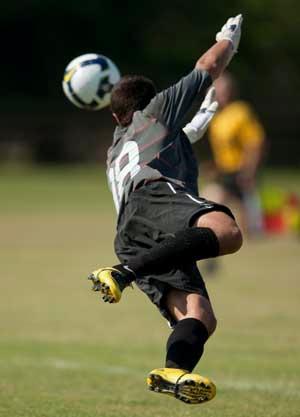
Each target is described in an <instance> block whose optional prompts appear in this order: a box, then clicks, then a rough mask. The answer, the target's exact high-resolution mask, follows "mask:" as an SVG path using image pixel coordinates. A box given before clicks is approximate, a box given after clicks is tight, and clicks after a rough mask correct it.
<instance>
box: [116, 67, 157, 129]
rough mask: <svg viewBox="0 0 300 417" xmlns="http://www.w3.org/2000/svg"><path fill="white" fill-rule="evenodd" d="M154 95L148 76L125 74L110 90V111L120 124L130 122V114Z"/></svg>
mask: <svg viewBox="0 0 300 417" xmlns="http://www.w3.org/2000/svg"><path fill="white" fill-rule="evenodd" d="M155 95H156V88H155V85H154V83H153V81H151V80H150V79H149V78H146V77H144V76H142V75H125V76H124V77H122V78H121V80H120V81H119V82H118V83H117V84H116V85H115V86H114V87H113V89H112V92H111V111H112V112H113V113H115V114H116V115H117V117H118V119H119V122H120V123H121V125H122V126H127V125H129V124H130V123H131V120H132V115H133V113H134V112H135V111H137V110H143V109H144V108H145V107H146V106H147V104H149V103H150V101H151V99H152V98H153V97H154V96H155Z"/></svg>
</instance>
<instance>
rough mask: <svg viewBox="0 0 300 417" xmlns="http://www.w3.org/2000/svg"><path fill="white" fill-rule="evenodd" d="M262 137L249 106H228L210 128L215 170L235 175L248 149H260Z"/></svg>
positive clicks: (219, 113) (263, 134) (235, 104)
mask: <svg viewBox="0 0 300 417" xmlns="http://www.w3.org/2000/svg"><path fill="white" fill-rule="evenodd" d="M264 138H265V132H264V129H263V127H262V125H261V124H260V123H259V122H258V120H257V118H256V117H255V115H254V113H253V111H252V109H251V107H250V106H249V105H248V104H247V103H245V102H243V101H234V102H232V103H230V104H229V105H228V106H226V107H224V109H222V110H220V111H219V112H218V113H217V114H216V115H215V117H214V118H213V119H212V121H211V123H210V127H209V140H210V144H211V148H212V152H213V155H214V160H215V164H216V166H217V169H218V170H219V171H221V172H224V173H233V172H238V171H239V170H240V168H241V167H242V166H243V162H244V159H245V156H246V152H247V149H248V148H249V146H251V147H256V146H260V145H261V143H262V142H263V141H264Z"/></svg>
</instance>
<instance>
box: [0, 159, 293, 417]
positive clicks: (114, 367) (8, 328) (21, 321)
mask: <svg viewBox="0 0 300 417" xmlns="http://www.w3.org/2000/svg"><path fill="white" fill-rule="evenodd" d="M268 182H270V184H272V185H274V184H275V185H276V184H278V183H279V184H280V186H281V187H285V188H289V187H290V186H292V189H294V190H297V189H298V190H299V189H300V187H299V184H300V177H299V176H296V175H290V174H289V173H283V174H282V173H276V172H275V173H272V175H269V176H267V178H266V179H265V184H266V183H268ZM0 190H1V205H0V207H1V208H0V211H1V212H0V214H1V216H0V230H1V234H0V265H1V266H0V271H1V292H0V317H1V320H0V416H1V417H2V416H3V417H125V416H126V417H141V416H143V417H153V416H155V417H191V416H198V415H199V416H202V417H282V416H285V415H286V416H288V417H299V416H300V349H299V346H300V333H299V328H300V319H299V305H300V304H299V300H300V262H299V253H300V252H299V241H297V239H296V238H295V237H292V236H283V237H272V238H268V239H263V240H256V241H251V242H248V243H247V244H245V245H244V247H243V248H242V250H241V251H240V252H239V253H238V254H235V255H233V256H230V257H226V258H224V259H223V260H222V268H221V270H220V273H219V274H218V275H217V276H216V277H215V278H211V279H208V280H207V285H208V288H209V291H210V294H211V298H212V300H213V304H214V306H215V310H216V314H217V317H218V321H219V327H218V330H217V332H216V333H215V335H214V336H213V337H212V339H211V340H210V341H209V342H208V344H207V348H206V353H205V355H204V357H203V359H202V361H201V363H200V365H199V366H198V368H197V369H198V370H199V372H201V373H202V374H204V375H208V376H210V377H211V378H212V379H213V380H214V381H215V382H216V384H217V388H218V394H217V397H216V399H215V400H213V401H212V402H211V403H208V404H206V405H203V406H186V405H184V404H182V403H180V402H179V401H175V400H174V399H172V398H165V397H164V396H160V395H157V394H153V393H150V392H148V391H147V389H146V386H145V376H146V374H147V372H148V371H149V370H151V369H153V368H155V367H159V366H163V363H164V349H165V340H166V338H167V336H168V334H169V330H168V328H167V326H166V323H165V322H164V320H163V319H162V318H161V317H160V315H159V313H158V312H157V311H156V309H155V308H154V307H153V306H152V305H151V304H150V303H149V302H148V300H147V299H146V297H145V296H144V295H143V294H141V293H140V292H139V291H138V290H137V289H135V290H134V291H131V290H126V293H125V296H124V298H123V299H122V302H121V303H120V304H118V305H115V306H110V305H106V304H101V302H100V301H99V300H98V299H97V294H95V293H92V292H91V291H90V286H89V284H88V282H87V281H86V280H85V276H86V275H87V273H88V272H89V271H91V270H93V268H94V267H95V266H97V265H105V264H108V265H109V264H112V263H114V262H115V261H116V258H115V256H114V254H113V250H112V245H113V237H114V231H115V214H114V209H113V206H112V203H111V198H110V196H109V193H108V191H107V187H106V183H105V177H104V173H103V172H102V170H101V169H97V168H95V167H78V168H48V169H45V168H39V169H37V168H26V167H23V168H11V167H8V168H2V169H1V170H0Z"/></svg>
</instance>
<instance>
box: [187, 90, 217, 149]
mask: <svg viewBox="0 0 300 417" xmlns="http://www.w3.org/2000/svg"><path fill="white" fill-rule="evenodd" d="M215 96H216V90H215V87H211V88H210V89H209V90H208V92H207V94H206V96H205V98H204V100H203V102H202V104H201V107H200V109H199V110H198V112H197V113H196V114H195V116H194V117H193V119H192V120H191V122H190V123H188V124H187V125H186V126H185V127H184V128H183V131H184V133H185V134H186V135H187V137H188V138H189V141H190V142H191V143H195V142H197V140H199V139H201V138H202V137H203V136H204V133H205V132H206V130H207V128H208V125H209V123H210V121H211V119H212V118H213V117H214V115H215V113H216V111H217V109H218V106H219V104H218V102H217V101H216V100H215Z"/></svg>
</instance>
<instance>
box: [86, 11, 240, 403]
mask: <svg viewBox="0 0 300 417" xmlns="http://www.w3.org/2000/svg"><path fill="white" fill-rule="evenodd" d="M241 24H242V16H241V15H238V16H236V17H234V18H230V19H229V20H228V21H227V23H226V24H225V25H224V26H223V27H222V29H221V31H220V32H219V33H218V34H217V35H216V41H217V42H216V43H215V44H214V45H213V46H212V47H211V48H210V49H209V50H208V51H207V52H206V53H204V54H203V55H202V56H201V57H200V58H199V59H198V60H197V62H196V65H195V68H194V69H193V70H192V71H191V72H190V73H189V74H188V75H187V76H185V77H183V78H182V79H181V80H180V81H179V82H178V83H177V84H175V85H173V86H171V87H170V88H168V89H166V90H164V91H162V92H160V93H157V92H156V89H155V86H154V84H153V82H152V81H151V80H149V79H147V78H145V77H143V76H125V77H123V78H122V79H121V80H120V81H119V83H118V84H116V85H115V87H114V88H113V91H112V96H111V109H112V113H113V116H114V118H115V120H116V122H117V127H116V130H115V133H114V138H113V143H112V146H111V147H110V149H109V150H108V160H107V174H108V180H109V184H110V187H111V191H112V194H113V198H114V202H115V205H116V208H117V211H118V225H117V236H116V239H115V251H116V254H117V255H118V257H119V259H120V261H121V264H120V265H116V266H114V267H107V268H100V269H98V270H96V271H95V272H93V273H92V274H91V275H90V277H89V278H90V279H91V280H92V281H93V284H94V285H93V289H94V290H95V291H100V293H101V294H102V296H103V299H104V301H107V302H110V303H116V302H118V301H119V300H120V298H121V295H122V291H123V290H124V288H126V287H127V286H129V285H130V284H131V283H132V282H133V281H135V283H136V284H137V286H138V287H139V288H140V289H141V290H142V291H144V292H145V293H146V294H147V296H148V297H149V298H150V300H151V301H152V302H153V303H154V304H155V305H156V306H157V307H158V308H159V310H160V312H161V313H162V315H163V316H164V317H165V318H166V319H167V320H168V322H169V323H170V325H171V327H172V329H173V331H172V333H171V335H170V337H169V338H168V341H167V354H166V361H165V367H164V368H159V369H154V370H153V371H152V372H150V374H149V375H148V378H147V384H148V386H149V389H150V390H153V391H155V392H160V393H165V394H169V395H172V396H174V397H175V398H177V399H179V400H181V401H184V402H185V403H189V404H199V403H202V402H205V401H208V400H210V399H212V398H213V397H214V396H215V392H216V388H215V385H214V384H213V382H212V381H210V379H208V378H205V377H202V376H200V375H198V374H196V373H192V371H193V369H194V368H195V366H196V365H197V363H198V361H199V360H200V358H201V356H202V353H203V349H204V344H205V342H206V341H207V339H208V338H209V336H210V335H211V334H212V333H213V332H214V330H215V328H216V318H215V315H214V312H213V308H212V305H211V303H210V300H209V296H208V293H207V291H206V288H205V284H204V281H203V279H202V277H201V275H200V272H199V270H198V268H197V264H196V262H197V260H200V259H206V258H210V257H216V256H221V255H225V254H230V253H233V252H236V251H237V250H238V249H239V248H240V247H241V244H242V236H241V232H240V230H239V227H238V226H237V224H236V222H235V220H234V217H233V215H232V213H231V211H230V210H229V209H228V208H227V207H225V206H222V205H219V204H215V203H214V202H212V201H207V200H205V199H203V198H200V197H199V195H198V188H197V176H198V170H197V162H196V159H195V156H194V154H193V150H192V147H191V144H190V141H192V142H193V141H195V140H196V139H197V138H199V137H200V136H201V134H202V132H203V130H204V129H205V126H206V125H207V121H208V120H209V117H210V115H209V113H210V112H213V111H214V110H215V108H216V103H214V102H213V99H212V97H211V95H212V92H211V91H210V92H209V93H208V95H207V96H206V100H205V101H204V103H208V107H202V113H203V118H201V113H200V114H198V115H196V116H195V118H194V119H193V120H192V122H191V123H190V124H188V125H187V126H186V127H185V132H186V133H184V131H183V129H182V126H183V120H184V117H185V115H186V114H187V112H188V111H189V110H190V109H191V107H192V105H193V103H194V102H195V100H196V99H197V98H198V97H199V96H200V97H201V96H202V98H203V97H204V95H205V93H206V91H207V89H208V87H210V86H211V84H212V82H213V80H215V79H216V78H218V77H219V75H220V74H221V73H222V72H223V71H224V69H225V68H226V67H227V65H228V63H229V62H230V60H231V58H232V57H233V56H234V54H235V53H236V52H237V49H238V45H239V41H240V36H241ZM187 134H188V136H187ZM188 137H189V139H190V141H189V139H188Z"/></svg>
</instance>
